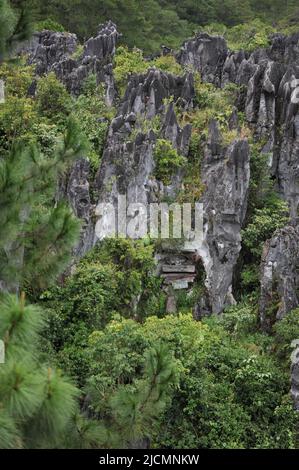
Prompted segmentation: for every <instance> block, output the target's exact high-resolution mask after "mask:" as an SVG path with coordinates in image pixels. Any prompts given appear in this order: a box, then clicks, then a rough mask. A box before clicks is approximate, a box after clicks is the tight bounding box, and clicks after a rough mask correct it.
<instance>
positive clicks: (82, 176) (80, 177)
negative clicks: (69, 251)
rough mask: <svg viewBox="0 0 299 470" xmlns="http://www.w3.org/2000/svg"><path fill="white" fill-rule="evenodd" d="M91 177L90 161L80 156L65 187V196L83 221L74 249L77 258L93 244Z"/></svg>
mask: <svg viewBox="0 0 299 470" xmlns="http://www.w3.org/2000/svg"><path fill="white" fill-rule="evenodd" d="M89 179H90V165H89V162H88V161H87V160H86V159H85V158H80V159H79V160H77V161H76V162H75V163H74V165H73V166H72V168H71V170H70V173H69V175H68V178H67V185H66V187H65V196H66V197H67V199H68V201H69V204H70V206H71V208H72V209H73V211H74V214H75V215H76V216H77V217H78V218H79V219H80V220H81V223H82V226H81V237H80V241H79V243H78V244H77V245H76V248H75V251H74V256H75V258H81V257H82V256H83V255H84V254H85V253H86V251H88V250H90V249H91V248H92V246H93V236H94V220H93V213H94V207H93V205H92V203H91V199H90V184H89Z"/></svg>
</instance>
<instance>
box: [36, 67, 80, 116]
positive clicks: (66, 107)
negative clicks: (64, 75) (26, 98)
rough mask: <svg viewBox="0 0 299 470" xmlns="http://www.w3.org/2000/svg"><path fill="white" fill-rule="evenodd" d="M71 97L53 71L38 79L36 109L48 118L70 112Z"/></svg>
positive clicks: (65, 114)
mask: <svg viewBox="0 0 299 470" xmlns="http://www.w3.org/2000/svg"><path fill="white" fill-rule="evenodd" d="M71 101H72V100H71V97H70V95H69V93H68V92H67V90H66V88H65V86H64V85H63V84H62V83H61V82H60V81H59V80H58V79H57V78H56V75H55V73H54V72H51V73H49V74H48V75H46V76H45V77H42V78H40V79H39V81H38V84H37V110H38V112H39V113H40V114H41V115H42V116H45V117H47V118H49V119H51V118H52V119H55V118H59V117H60V118H61V119H63V118H65V116H67V115H68V114H69V113H70V108H71Z"/></svg>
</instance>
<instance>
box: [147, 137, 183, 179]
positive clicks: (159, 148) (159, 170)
mask: <svg viewBox="0 0 299 470" xmlns="http://www.w3.org/2000/svg"><path fill="white" fill-rule="evenodd" d="M154 158H155V163H156V167H155V173H154V174H155V177H156V178H157V179H159V180H160V181H162V182H163V183H164V184H165V185H167V184H170V183H171V177H172V176H174V175H175V173H176V171H177V170H178V169H179V168H182V167H183V166H184V165H185V164H186V162H187V160H186V158H185V157H183V156H182V155H179V154H178V152H177V151H176V150H175V149H174V148H173V147H172V144H171V142H169V141H168V140H165V139H158V140H157V142H156V145H155V151H154Z"/></svg>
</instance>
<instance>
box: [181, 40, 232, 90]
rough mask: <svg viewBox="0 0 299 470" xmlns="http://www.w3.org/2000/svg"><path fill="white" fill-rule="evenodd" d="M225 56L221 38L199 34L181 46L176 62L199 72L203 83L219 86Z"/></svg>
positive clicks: (224, 46) (225, 48) (226, 50)
mask: <svg viewBox="0 0 299 470" xmlns="http://www.w3.org/2000/svg"><path fill="white" fill-rule="evenodd" d="M227 54H228V49H227V45H226V42H225V40H224V39H223V38H222V37H220V36H210V35H209V34H206V33H199V34H198V35H197V36H196V37H195V38H194V39H191V40H189V41H186V42H185V43H184V44H183V46H182V47H181V50H180V52H179V54H178V56H177V60H178V62H179V63H180V64H182V65H188V66H192V67H193V68H194V69H195V70H197V71H199V72H200V73H201V78H202V80H203V81H206V82H211V83H214V84H215V85H218V86H219V85H220V84H221V79H222V70H223V64H224V61H225V59H226V57H227Z"/></svg>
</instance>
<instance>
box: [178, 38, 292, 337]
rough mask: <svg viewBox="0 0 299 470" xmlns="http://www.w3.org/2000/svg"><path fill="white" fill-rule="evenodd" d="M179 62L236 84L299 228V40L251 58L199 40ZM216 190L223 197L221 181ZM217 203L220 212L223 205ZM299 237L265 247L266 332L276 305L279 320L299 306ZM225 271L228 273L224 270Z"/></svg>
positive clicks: (288, 232) (218, 41) (280, 41)
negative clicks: (270, 314)
mask: <svg viewBox="0 0 299 470" xmlns="http://www.w3.org/2000/svg"><path fill="white" fill-rule="evenodd" d="M177 60H178V61H179V62H180V63H181V64H183V65H189V66H192V67H193V68H194V69H195V70H197V71H199V72H200V74H201V76H202V79H203V80H204V81H209V82H211V83H214V84H215V85H217V86H221V87H223V86H225V85H226V84H227V83H230V82H232V83H235V84H237V85H239V86H240V87H241V90H240V98H239V105H240V109H241V110H243V111H244V113H245V116H246V119H247V121H248V123H249V124H250V125H251V126H252V127H253V128H254V130H255V135H256V138H257V139H262V140H263V141H264V148H263V152H265V153H268V154H269V155H270V171H271V175H272V176H273V178H275V181H276V185H277V189H278V190H279V191H280V193H281V194H282V196H283V197H284V199H285V200H286V201H287V202H288V204H289V207H290V216H291V221H292V224H293V225H296V224H298V203H299V114H298V109H299V107H298V102H299V99H298V90H299V88H298V85H299V34H295V35H293V36H290V37H286V36H283V35H281V34H275V35H273V37H272V39H271V45H270V46H269V47H268V48H266V49H258V50H256V51H254V52H252V53H248V52H244V51H239V52H232V51H229V50H228V48H227V47H226V44H225V41H224V39H223V38H221V37H217V36H216V37H213V36H209V35H207V34H199V35H198V36H197V37H196V38H195V39H191V40H189V41H187V42H185V43H184V44H183V46H182V48H181V51H180V53H179V54H178V56H177ZM208 171H209V170H208V168H207V167H206V168H203V177H204V178H206V176H205V173H206V172H208ZM212 184H214V185H215V192H217V193H218V190H217V181H216V180H215V182H214V183H212ZM215 202H216V204H215V205H216V207H217V208H218V209H219V210H220V211H221V201H219V200H218V201H215ZM297 233H298V232H297V229H295V228H294V227H291V226H290V227H286V228H285V229H282V230H281V231H280V232H278V233H277V234H275V235H274V237H273V238H272V239H271V240H269V241H268V242H267V243H266V246H265V250H264V254H263V259H262V267H261V301H260V317H261V322H262V324H263V325H264V327H265V328H268V327H269V326H270V325H269V323H271V321H273V318H272V320H271V321H270V320H269V318H268V317H267V313H266V312H267V310H268V308H269V307H270V305H271V304H272V306H273V302H274V301H275V299H276V302H277V304H279V306H278V307H277V312H275V313H274V317H275V316H276V318H281V317H282V316H283V315H284V314H285V313H286V312H287V311H288V310H290V309H292V308H294V307H296V306H298V301H299V299H298V297H297V294H296V288H298V246H299V240H298V234H297ZM208 239H209V236H208ZM215 252H216V251H215ZM232 256H233V258H235V257H234V255H232ZM229 257H230V255H229V256H228V258H229ZM219 259H220V258H219ZM220 266H221V268H222V269H223V266H225V264H224V265H223V264H220ZM221 268H220V271H219V268H218V263H216V264H214V268H212V270H211V273H212V276H211V280H212V282H213V289H214V290H215V286H216V292H217V283H218V277H219V275H220V277H222V274H221ZM219 273H220V274H219ZM214 277H215V279H214ZM207 282H208V281H207ZM216 303H217V302H216ZM221 305H223V302H221V301H220V304H219V305H218V306H217V307H216V310H217V311H218V310H219V309H220V308H221ZM214 308H215V307H214Z"/></svg>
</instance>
